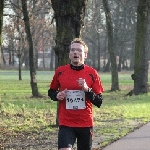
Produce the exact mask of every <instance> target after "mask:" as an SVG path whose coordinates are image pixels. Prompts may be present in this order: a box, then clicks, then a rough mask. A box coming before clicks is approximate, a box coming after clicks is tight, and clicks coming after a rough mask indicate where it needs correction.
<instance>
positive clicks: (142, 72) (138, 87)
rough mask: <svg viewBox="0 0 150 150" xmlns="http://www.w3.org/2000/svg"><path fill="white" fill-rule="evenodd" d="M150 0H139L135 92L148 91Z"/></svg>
mask: <svg viewBox="0 0 150 150" xmlns="http://www.w3.org/2000/svg"><path fill="white" fill-rule="evenodd" d="M149 39H150V0H144V1H143V0H139V4H138V9H137V31H136V45H135V59H134V74H133V75H132V79H133V80H134V94H135V95H138V94H141V93H147V92H148V56H149V49H150V43H149Z"/></svg>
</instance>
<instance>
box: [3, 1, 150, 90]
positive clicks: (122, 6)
mask: <svg viewBox="0 0 150 150" xmlns="http://www.w3.org/2000/svg"><path fill="white" fill-rule="evenodd" d="M1 2H2V1H1ZM8 2H9V7H10V8H11V9H12V10H13V13H12V14H11V15H10V18H11V21H12V23H11V24H9V25H8V24H7V25H5V24H4V28H3V33H4V35H5V37H6V38H7V40H8V39H9V40H8V47H7V48H6V49H5V52H6V50H7V51H9V50H10V52H9V56H10V59H9V65H11V66H13V65H14V59H13V57H14V56H15V55H16V56H20V55H19V54H20V53H17V52H19V51H18V50H17V49H16V45H15V43H16V41H17V40H18V39H19V40H20V41H21V35H23V36H24V37H23V42H22V45H20V48H19V49H20V50H22V53H21V64H22V63H24V65H25V69H29V57H30V56H29V50H28V49H29V47H28V45H27V37H26V34H25V28H24V25H23V24H24V20H23V15H22V8H21V7H20V1H19V0H11V1H8ZM106 2H107V3H106ZM148 3H149V1H148V0H146V1H144V3H143V4H141V3H140V0H131V1H128V2H127V1H124V0H107V1H103V0H94V1H93V0H88V1H87V0H73V1H69V0H65V1H62V0H61V1H60V0H51V1H49V0H43V1H41V0H33V1H29V0H28V1H27V8H28V9H27V10H28V13H29V21H30V26H31V27H30V30H31V31H30V32H31V36H32V40H33V51H34V54H35V57H34V63H35V69H38V64H39V62H38V61H39V59H38V58H39V56H38V55H39V52H40V55H42V56H43V58H42V59H41V60H40V61H41V62H40V63H41V64H42V65H41V66H43V68H46V64H45V62H46V61H47V60H46V59H45V55H44V53H45V52H47V51H48V52H49V53H50V54H49V57H50V58H49V60H48V61H50V62H48V63H49V67H50V68H51V70H53V69H54V61H55V56H57V57H58V59H56V60H58V64H57V65H63V64H66V63H68V62H69V59H68V55H67V54H68V51H69V45H70V42H71V41H72V39H73V38H75V37H82V38H83V39H84V40H85V42H86V43H87V44H88V46H89V54H88V59H87V60H86V63H87V64H88V65H91V66H93V67H94V68H95V69H97V70H98V71H104V72H109V71H111V73H112V87H111V90H112V91H113V90H114V91H115V90H118V89H119V84H118V79H117V78H118V72H119V71H122V70H134V75H135V76H136V75H137V74H138V76H139V74H140V76H142V77H143V78H144V79H146V78H145V77H146V76H147V73H146V72H145V74H143V73H144V71H143V73H139V71H138V70H137V69H136V68H140V69H139V70H141V68H145V69H144V70H147V69H148V61H149V58H150V54H149V52H148V50H147V49H148V46H149V43H148V44H146V43H144V41H145V42H146V39H148V36H149V35H148V32H149V31H148V30H149V29H148V26H147V25H146V24H149V23H148V21H147V20H148V19H147V17H148V15H145V16H144V15H143V14H144V13H142V15H141V11H145V14H147V9H148V5H149V4H148ZM103 4H108V7H106V5H103ZM137 5H139V7H138V10H139V11H137ZM104 6H105V7H104ZM52 8H53V9H52ZM86 8H87V9H86ZM106 8H107V10H108V12H107V13H106ZM144 9H145V10H144ZM76 12H79V13H76ZM148 13H149V12H148ZM108 14H109V15H108ZM18 18H19V19H18ZM52 18H53V19H52ZM137 18H138V20H140V21H138V25H137V26H136V24H137ZM109 19H111V22H110V21H108V20H109ZM18 20H19V21H18ZM146 26H147V27H146ZM82 27H83V28H82ZM108 27H109V28H108ZM56 28H57V30H56ZM81 29H82V30H81ZM136 32H137V34H136ZM16 33H18V35H19V37H17V38H18V39H16V35H17V34H16ZM81 33H82V34H81ZM145 34H146V35H145ZM108 35H109V36H108ZM135 37H136V38H135ZM137 37H141V38H137ZM54 39H55V42H54ZM110 39H111V40H110ZM20 43H21V42H20ZM141 43H144V45H142V46H140V45H139V44H141ZM110 45H111V46H110ZM135 45H136V46H135ZM5 46H6V45H5ZM142 47H143V49H145V50H142V52H141V49H142ZM134 50H135V51H134ZM54 51H55V54H56V55H55V54H54ZM137 51H138V52H137ZM139 51H140V52H139ZM143 54H145V55H143ZM2 56H3V51H2ZM140 56H142V57H143V59H141V58H140ZM3 62H4V63H3V65H5V60H4V61H3ZM139 62H140V64H139ZM143 66H147V68H146V67H143ZM56 67H57V66H56ZM143 78H142V79H141V78H140V80H141V83H139V82H138V83H136V81H134V82H135V87H134V89H136V88H137V87H139V85H140V86H141V84H142V86H143V83H142V82H144V87H146V85H145V83H146V82H148V79H146V80H145V81H144V79H143Z"/></svg>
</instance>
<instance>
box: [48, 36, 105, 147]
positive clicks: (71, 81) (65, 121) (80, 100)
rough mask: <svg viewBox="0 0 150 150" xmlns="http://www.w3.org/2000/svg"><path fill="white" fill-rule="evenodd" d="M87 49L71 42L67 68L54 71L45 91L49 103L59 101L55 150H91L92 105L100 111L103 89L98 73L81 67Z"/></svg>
mask: <svg viewBox="0 0 150 150" xmlns="http://www.w3.org/2000/svg"><path fill="white" fill-rule="evenodd" d="M87 53H88V47H87V45H86V44H85V43H84V41H83V40H82V39H80V38H76V39H74V40H73V41H72V42H71V46H70V52H69V58H70V60H71V64H67V65H64V66H60V67H58V68H57V69H56V71H55V74H54V77H53V80H52V82H51V84H50V89H49V90H48V96H49V97H50V98H51V99H52V100H53V101H59V107H58V116H59V117H58V118H59V133H58V149H59V150H71V148H73V145H74V143H75V141H76V140H77V150H91V148H92V134H93V125H94V124H93V114H92V112H93V111H92V104H94V105H95V106H97V107H98V108H100V106H101V104H102V95H101V93H102V92H103V87H102V84H101V80H100V77H99V75H98V72H97V71H96V70H95V69H94V68H92V67H90V66H88V65H85V64H84V61H85V59H86V58H87Z"/></svg>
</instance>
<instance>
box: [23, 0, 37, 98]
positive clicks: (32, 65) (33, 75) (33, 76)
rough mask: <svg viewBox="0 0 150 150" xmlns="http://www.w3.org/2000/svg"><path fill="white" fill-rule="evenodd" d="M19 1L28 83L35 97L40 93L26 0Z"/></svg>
mask: <svg viewBox="0 0 150 150" xmlns="http://www.w3.org/2000/svg"><path fill="white" fill-rule="evenodd" d="M21 2H22V11H23V16H24V23H25V31H26V34H27V40H28V44H29V65H30V79H31V82H30V84H31V88H32V95H33V96H35V97H37V96H40V94H39V92H38V87H37V80H36V70H35V62H34V51H33V41H32V35H31V32H30V22H29V16H28V10H27V1H24V0H21Z"/></svg>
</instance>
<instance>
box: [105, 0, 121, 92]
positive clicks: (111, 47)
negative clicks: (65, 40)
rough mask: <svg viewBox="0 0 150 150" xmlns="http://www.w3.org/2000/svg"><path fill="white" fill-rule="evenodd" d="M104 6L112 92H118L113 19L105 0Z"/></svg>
mask: <svg viewBox="0 0 150 150" xmlns="http://www.w3.org/2000/svg"><path fill="white" fill-rule="evenodd" d="M103 6H104V10H105V16H106V26H107V34H108V51H109V54H110V61H111V78H112V84H111V91H116V90H119V81H118V71H117V63H116V55H115V52H114V40H113V24H112V19H111V15H110V10H109V7H108V1H107V0H103Z"/></svg>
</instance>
